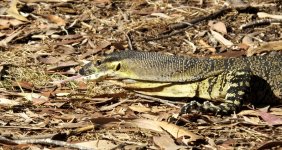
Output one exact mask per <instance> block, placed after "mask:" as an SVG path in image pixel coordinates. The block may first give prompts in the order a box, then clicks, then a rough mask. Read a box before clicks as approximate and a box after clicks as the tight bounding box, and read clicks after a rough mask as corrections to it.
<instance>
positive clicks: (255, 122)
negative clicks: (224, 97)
mask: <svg viewBox="0 0 282 150" xmlns="http://www.w3.org/2000/svg"><path fill="white" fill-rule="evenodd" d="M243 118H244V120H245V121H246V122H248V123H251V124H253V125H259V124H260V123H261V121H260V119H259V118H258V117H246V116H243Z"/></svg>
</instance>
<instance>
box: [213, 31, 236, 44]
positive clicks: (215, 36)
mask: <svg viewBox="0 0 282 150" xmlns="http://www.w3.org/2000/svg"><path fill="white" fill-rule="evenodd" d="M210 31H211V34H212V35H213V37H214V38H215V39H216V40H217V41H219V42H220V43H221V44H223V45H225V46H226V47H231V46H233V45H234V44H233V43H232V42H231V41H229V40H227V39H226V38H224V37H223V36H222V35H221V34H220V33H218V32H216V31H213V30H210Z"/></svg>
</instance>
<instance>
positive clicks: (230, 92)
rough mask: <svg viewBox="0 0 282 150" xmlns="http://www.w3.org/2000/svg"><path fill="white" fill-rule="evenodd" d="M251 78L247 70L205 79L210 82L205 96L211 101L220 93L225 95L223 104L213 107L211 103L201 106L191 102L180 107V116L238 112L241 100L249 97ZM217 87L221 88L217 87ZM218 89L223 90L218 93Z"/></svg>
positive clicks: (238, 70) (250, 73)
mask: <svg viewBox="0 0 282 150" xmlns="http://www.w3.org/2000/svg"><path fill="white" fill-rule="evenodd" d="M251 77H252V72H251V71H250V70H249V69H237V70H233V71H229V72H227V73H226V74H224V75H220V76H219V77H214V78H211V79H207V80H208V81H212V82H209V84H207V86H209V87H208V88H206V90H207V91H206V93H209V94H206V95H208V96H209V97H210V98H211V99H212V97H213V96H214V95H216V94H217V95H218V96H219V95H220V92H221V93H226V94H225V98H224V100H223V102H222V103H221V104H219V105H215V104H214V103H213V102H212V101H205V102H204V103H203V104H201V103H199V102H197V101H191V102H190V103H187V104H186V105H185V106H183V107H182V109H181V112H180V114H186V113H189V112H192V111H193V110H196V111H200V112H211V113H215V114H229V113H232V112H234V111H238V110H239V109H240V108H241V106H242V102H243V100H244V99H246V98H247V96H248V95H249V92H250V81H251ZM207 80H206V81H207ZM203 82H205V81H203ZM219 85H220V86H221V87H218V86H219ZM222 87H224V88H222ZM219 89H223V91H219ZM208 90H210V91H208ZM224 90H225V91H224ZM206 97H207V96H206ZM213 101H215V100H213Z"/></svg>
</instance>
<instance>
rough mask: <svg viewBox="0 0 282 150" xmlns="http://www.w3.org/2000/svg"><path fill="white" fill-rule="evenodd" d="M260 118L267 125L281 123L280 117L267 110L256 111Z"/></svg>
mask: <svg viewBox="0 0 282 150" xmlns="http://www.w3.org/2000/svg"><path fill="white" fill-rule="evenodd" d="M258 113H259V115H260V116H261V118H262V119H263V120H264V121H265V122H266V123H267V124H269V125H271V126H273V125H282V118H281V117H279V116H276V115H272V114H270V113H267V112H263V111H258Z"/></svg>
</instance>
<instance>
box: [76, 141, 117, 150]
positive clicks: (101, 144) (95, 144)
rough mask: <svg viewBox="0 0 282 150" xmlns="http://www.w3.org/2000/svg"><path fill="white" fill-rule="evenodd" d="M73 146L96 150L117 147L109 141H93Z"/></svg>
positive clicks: (107, 149)
mask: <svg viewBox="0 0 282 150" xmlns="http://www.w3.org/2000/svg"><path fill="white" fill-rule="evenodd" d="M75 145H79V146H83V147H86V148H91V149H98V150H109V149H114V148H116V147H117V145H115V144H114V143H112V142H111V141H110V140H93V141H87V142H81V143H76V144H75Z"/></svg>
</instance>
